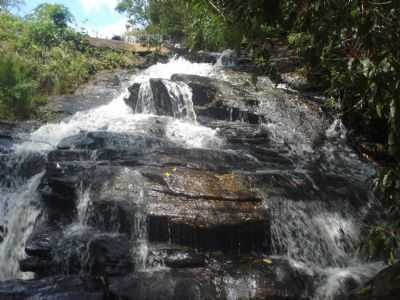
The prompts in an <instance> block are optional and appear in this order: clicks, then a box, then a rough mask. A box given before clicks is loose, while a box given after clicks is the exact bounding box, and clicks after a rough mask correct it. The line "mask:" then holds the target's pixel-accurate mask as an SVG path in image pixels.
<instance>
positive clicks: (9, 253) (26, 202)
mask: <svg viewBox="0 0 400 300" xmlns="http://www.w3.org/2000/svg"><path fill="white" fill-rule="evenodd" d="M42 176H43V173H40V174H38V175H35V176H33V177H32V178H31V179H30V180H28V182H26V183H25V184H23V185H21V186H19V187H18V188H16V190H15V191H14V192H13V193H11V195H8V196H7V198H8V199H5V198H1V199H0V200H1V201H2V204H3V205H4V204H5V203H6V201H7V202H8V203H9V204H12V205H13V207H12V208H11V209H10V210H9V211H8V213H7V214H6V216H4V217H3V218H4V219H5V220H6V228H7V235H6V237H5V239H4V240H3V242H2V243H1V244H0V281H2V280H7V279H12V278H21V279H28V278H30V274H24V273H21V272H20V271H19V263H18V262H19V260H21V259H23V258H24V257H25V253H24V249H25V242H26V240H27V239H28V237H29V235H30V234H31V232H32V229H33V227H34V225H35V222H36V220H37V218H38V217H39V215H40V212H41V209H40V202H39V195H38V193H37V191H36V190H37V187H38V186H39V183H40V180H41V178H42ZM4 219H2V220H4Z"/></svg>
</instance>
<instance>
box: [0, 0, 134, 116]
mask: <svg viewBox="0 0 400 300" xmlns="http://www.w3.org/2000/svg"><path fill="white" fill-rule="evenodd" d="M72 19H73V17H72V15H71V14H70V13H69V11H68V10H67V9H66V8H65V7H64V6H62V5H56V4H42V5H40V6H39V7H38V8H36V9H35V10H34V12H33V13H32V14H31V15H29V16H28V17H27V18H20V17H17V16H14V15H12V14H10V13H8V12H0V74H1V75H0V117H1V118H2V119H24V118H29V117H32V116H34V115H35V113H36V111H37V108H38V107H39V105H40V104H43V103H44V102H45V99H46V96H48V95H53V94H60V93H68V92H71V91H73V90H74V89H75V88H76V87H77V86H78V85H79V84H81V83H82V82H85V81H86V80H88V79H89V78H90V76H91V75H93V74H94V73H96V72H98V71H100V70H103V69H112V68H116V67H123V66H126V65H127V60H126V59H125V57H126V56H127V54H126V53H123V52H117V51H114V50H111V49H109V50H107V49H97V48H94V47H92V46H90V45H89V42H88V40H87V36H86V35H85V34H83V33H80V32H76V31H75V30H73V29H72V28H70V27H68V24H69V23H70V22H71V21H72ZM8 74H9V75H8Z"/></svg>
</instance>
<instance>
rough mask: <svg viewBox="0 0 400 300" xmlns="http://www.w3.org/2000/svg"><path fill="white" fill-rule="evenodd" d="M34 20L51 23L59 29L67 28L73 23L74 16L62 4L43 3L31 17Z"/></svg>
mask: <svg viewBox="0 0 400 300" xmlns="http://www.w3.org/2000/svg"><path fill="white" fill-rule="evenodd" d="M30 18H31V19H33V20H38V21H42V22H51V23H53V24H54V25H56V26H57V27H59V28H67V27H68V24H69V23H72V21H73V19H74V18H73V15H72V14H71V12H70V11H69V10H68V8H67V7H65V6H64V5H61V4H48V3H43V4H40V5H38V6H37V7H36V8H35V9H34V11H33V13H32V14H31V15H30Z"/></svg>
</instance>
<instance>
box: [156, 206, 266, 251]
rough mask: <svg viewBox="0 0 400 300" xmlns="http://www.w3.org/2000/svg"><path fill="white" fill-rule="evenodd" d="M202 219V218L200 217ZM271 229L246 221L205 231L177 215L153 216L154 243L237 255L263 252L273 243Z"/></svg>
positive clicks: (258, 223)
mask: <svg viewBox="0 0 400 300" xmlns="http://www.w3.org/2000/svg"><path fill="white" fill-rule="evenodd" d="M198 218H199V219H200V216H199V217H198ZM265 219H266V217H265ZM200 221H201V220H200ZM203 222H204V220H203ZM203 224H204V223H203ZM199 225H200V223H199ZM207 225H209V224H207ZM268 230H269V227H268V222H267V221H264V220H260V221H258V222H257V221H253V222H252V221H251V220H249V221H246V219H244V220H243V221H242V222H240V223H237V224H232V225H223V224H220V225H214V226H210V227H205V228H204V227H203V228H202V227H198V226H197V224H185V222H183V221H182V220H180V219H178V220H175V219H174V218H173V216H159V215H154V214H153V215H150V217H149V240H150V242H157V243H158V242H168V241H171V242H172V243H173V244H177V245H184V246H188V247H191V248H194V249H198V250H202V251H215V250H220V251H223V252H224V253H233V254H238V253H249V252H251V251H260V252H263V251H266V250H267V248H268V244H269V237H268V235H269V233H268Z"/></svg>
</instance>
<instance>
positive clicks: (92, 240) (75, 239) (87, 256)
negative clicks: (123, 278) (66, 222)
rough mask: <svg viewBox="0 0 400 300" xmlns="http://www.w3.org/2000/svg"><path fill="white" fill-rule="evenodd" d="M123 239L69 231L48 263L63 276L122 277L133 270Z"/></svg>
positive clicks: (127, 245)
mask: <svg viewBox="0 0 400 300" xmlns="http://www.w3.org/2000/svg"><path fill="white" fill-rule="evenodd" d="M130 247H131V244H130V243H129V242H127V237H126V236H125V235H117V234H104V233H98V232H96V231H94V230H90V229H85V228H79V227H77V228H73V227H72V228H70V229H69V230H68V231H67V232H66V233H65V234H64V236H63V237H62V238H61V239H60V240H59V241H58V243H57V245H56V246H55V248H54V249H53V250H52V260H53V262H54V264H55V265H56V266H57V268H58V270H59V271H61V272H62V273H64V274H76V273H80V272H84V273H86V274H91V275H100V276H113V275H124V274H127V273H129V272H130V271H132V270H133V265H132V260H131V255H130V249H131V248H130Z"/></svg>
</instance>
